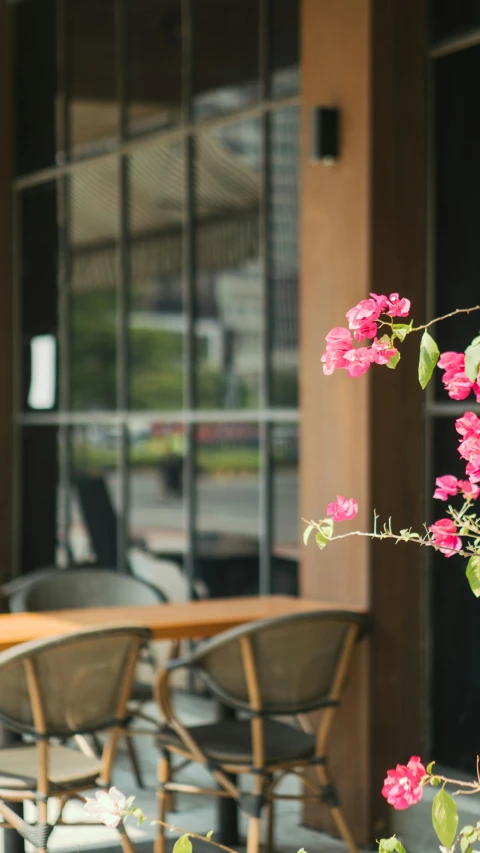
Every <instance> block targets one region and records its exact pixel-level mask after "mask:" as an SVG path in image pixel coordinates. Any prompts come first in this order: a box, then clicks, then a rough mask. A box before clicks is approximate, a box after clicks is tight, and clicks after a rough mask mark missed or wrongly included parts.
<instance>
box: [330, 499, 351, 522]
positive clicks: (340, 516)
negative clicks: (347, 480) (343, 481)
mask: <svg viewBox="0 0 480 853" xmlns="http://www.w3.org/2000/svg"><path fill="white" fill-rule="evenodd" d="M357 512H358V504H357V502H356V500H354V499H353V498H342V496H341V495H337V500H336V501H335V502H334V503H331V504H328V506H327V515H328V516H329V517H330V518H332V519H333V521H350V519H352V518H355V516H356V514H357Z"/></svg>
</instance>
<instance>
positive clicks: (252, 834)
mask: <svg viewBox="0 0 480 853" xmlns="http://www.w3.org/2000/svg"><path fill="white" fill-rule="evenodd" d="M259 851H260V818H259V817H251V818H250V819H249V821H248V835H247V853H259Z"/></svg>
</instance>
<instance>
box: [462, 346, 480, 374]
mask: <svg viewBox="0 0 480 853" xmlns="http://www.w3.org/2000/svg"><path fill="white" fill-rule="evenodd" d="M475 341H478V338H475ZM479 367H480V343H475V342H473V343H471V344H470V346H469V347H467V349H466V350H465V373H466V374H467V376H468V378H469V379H470V381H471V382H475V381H476V379H477V376H478V368H479Z"/></svg>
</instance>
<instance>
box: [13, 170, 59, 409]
mask: <svg viewBox="0 0 480 853" xmlns="http://www.w3.org/2000/svg"><path fill="white" fill-rule="evenodd" d="M20 215H21V233H20V260H21V263H20V264H19V267H20V274H21V281H20V324H21V329H20V332H21V364H22V377H21V397H22V405H23V408H25V409H26V410H27V411H28V410H33V411H38V410H46V409H47V410H48V409H54V408H56V406H57V339H58V283H57V191H56V185H55V183H48V184H43V185H41V186H38V187H33V188H32V189H28V190H25V191H24V192H23V193H22V195H21V196H20Z"/></svg>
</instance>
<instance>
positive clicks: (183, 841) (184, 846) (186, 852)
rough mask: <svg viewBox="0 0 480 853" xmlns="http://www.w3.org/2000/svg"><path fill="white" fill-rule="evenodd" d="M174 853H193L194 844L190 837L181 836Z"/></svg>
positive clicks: (175, 845)
mask: <svg viewBox="0 0 480 853" xmlns="http://www.w3.org/2000/svg"><path fill="white" fill-rule="evenodd" d="M173 853H192V842H191V841H190V839H189V837H188V835H181V836H180V838H177V840H176V842H175V844H174V846H173Z"/></svg>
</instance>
